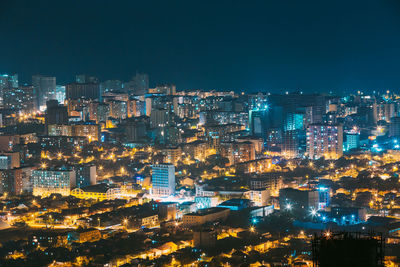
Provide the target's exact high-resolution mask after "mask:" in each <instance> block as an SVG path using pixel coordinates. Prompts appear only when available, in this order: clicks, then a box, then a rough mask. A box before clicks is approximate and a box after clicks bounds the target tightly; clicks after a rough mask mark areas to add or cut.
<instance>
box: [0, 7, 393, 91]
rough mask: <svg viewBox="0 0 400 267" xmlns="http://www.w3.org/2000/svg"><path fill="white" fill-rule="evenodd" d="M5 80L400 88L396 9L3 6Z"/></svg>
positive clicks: (0, 59)
mask: <svg viewBox="0 0 400 267" xmlns="http://www.w3.org/2000/svg"><path fill="white" fill-rule="evenodd" d="M0 29H1V32H0V36H1V38H0V49H1V50H0V51H1V54H0V73H1V72H17V73H19V74H20V76H22V80H24V81H28V82H30V75H32V74H35V73H42V74H50V75H56V76H57V78H58V80H59V81H60V82H61V83H63V82H69V81H71V80H73V79H74V75H75V74H77V73H87V74H92V75H96V76H98V77H99V78H101V79H122V80H128V79H129V78H130V77H131V76H132V74H134V73H135V72H136V71H140V72H147V73H148V74H149V75H150V80H151V84H152V85H155V84H156V83H163V82H173V83H175V84H176V85H177V87H178V89H180V90H183V89H197V88H198V89H235V90H249V91H250V90H251V91H253V90H275V91H276V90H286V89H289V90H293V89H297V88H300V89H302V90H304V91H319V90H321V91H327V90H338V91H343V90H348V89H397V88H400V68H399V65H400V3H399V1H396V0H376V1H370V0H363V1H351V0H332V1H329V0H315V1H314V0H312V1H307V0H304V1H300V0H274V1H270V0H260V1H252V0H246V1H244V0H243V1H223V0H213V1H190V0H189V1H188V0H186V1H172V0H163V1H151V0H143V1H128V0H126V1H117V0H113V1H111V0H107V1H102V0H96V1H89V0H69V1H63V0H56V1H54V0H53V1H35V0H26V1H19V0H1V1H0Z"/></svg>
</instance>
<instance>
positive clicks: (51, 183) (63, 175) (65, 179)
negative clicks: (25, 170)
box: [32, 169, 76, 196]
mask: <svg viewBox="0 0 400 267" xmlns="http://www.w3.org/2000/svg"><path fill="white" fill-rule="evenodd" d="M32 185H33V195H35V196H47V195H50V194H53V193H55V194H61V195H63V196H69V194H70V190H71V188H72V187H74V186H75V185H76V175H75V171H72V170H49V169H39V170H34V171H33V172H32Z"/></svg>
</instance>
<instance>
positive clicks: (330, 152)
mask: <svg viewBox="0 0 400 267" xmlns="http://www.w3.org/2000/svg"><path fill="white" fill-rule="evenodd" d="M307 153H308V157H309V158H311V159H319V158H321V157H325V159H337V158H340V157H341V156H342V155H343V127H342V126H341V125H329V124H310V125H309V126H308V128H307Z"/></svg>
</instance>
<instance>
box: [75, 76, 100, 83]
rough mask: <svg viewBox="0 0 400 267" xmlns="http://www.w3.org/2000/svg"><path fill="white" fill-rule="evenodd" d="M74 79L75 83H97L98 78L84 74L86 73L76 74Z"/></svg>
mask: <svg viewBox="0 0 400 267" xmlns="http://www.w3.org/2000/svg"><path fill="white" fill-rule="evenodd" d="M75 81H76V82H77V83H99V79H98V78H97V77H94V76H90V75H86V74H78V75H76V76H75Z"/></svg>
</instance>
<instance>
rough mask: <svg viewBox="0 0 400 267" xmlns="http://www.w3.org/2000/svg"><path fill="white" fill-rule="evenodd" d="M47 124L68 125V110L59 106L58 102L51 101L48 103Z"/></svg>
mask: <svg viewBox="0 0 400 267" xmlns="http://www.w3.org/2000/svg"><path fill="white" fill-rule="evenodd" d="M46 106H47V110H46V124H47V125H49V124H68V109H67V107H66V106H63V105H59V104H58V101H57V100H50V101H47V103H46Z"/></svg>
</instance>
